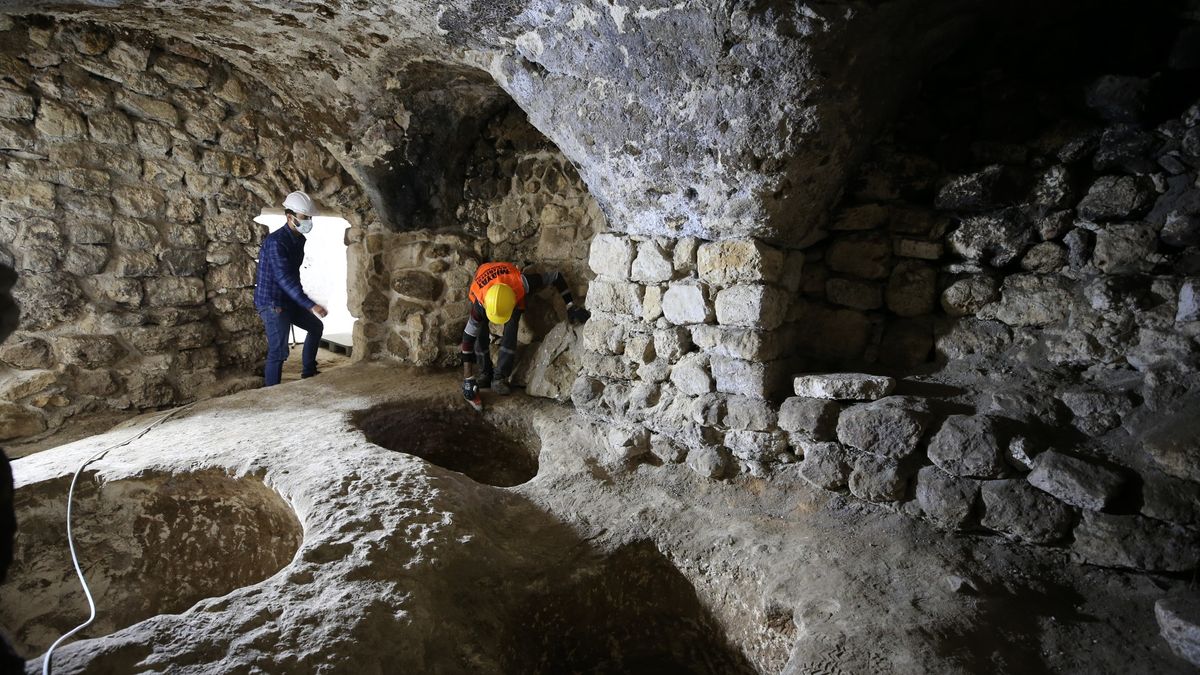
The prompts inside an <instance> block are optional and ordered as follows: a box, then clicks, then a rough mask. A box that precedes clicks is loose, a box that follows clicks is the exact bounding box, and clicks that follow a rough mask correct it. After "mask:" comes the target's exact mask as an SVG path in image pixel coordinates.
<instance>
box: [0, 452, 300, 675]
mask: <svg viewBox="0 0 1200 675" xmlns="http://www.w3.org/2000/svg"><path fill="white" fill-rule="evenodd" d="M70 484H71V477H70V476H64V477H61V478H56V479H53V480H48V481H43V482H40V483H34V484H31V485H26V486H23V487H21V488H20V489H18V490H17V491H16V494H15V495H14V498H15V499H14V501H15V506H16V510H17V513H19V514H20V530H19V532H18V533H17V539H16V551H15V554H14V557H13V565H12V567H11V568H10V569H9V576H8V581H7V582H6V583H5V584H4V585H3V586H0V625H2V626H4V628H5V629H6V630H7V632H8V634H9V635H11V636H12V637H13V638H14V641H15V643H16V647H17V650H18V651H19V652H20V653H21V654H22V655H24V656H26V657H27V658H32V657H34V656H36V655H38V654H41V653H42V652H44V651H45V650H46V649H47V648H48V647H49V646H50V644H51V643H52V642H54V640H56V639H57V638H58V636H60V635H62V634H63V633H66V632H67V631H69V630H71V629H72V628H74V627H75V626H76V625H78V624H80V623H81V622H83V621H84V620H85V619H86V618H87V616H88V606H87V600H86V599H85V598H84V595H83V590H82V589H81V588H80V586H79V580H78V578H77V577H76V576H75V570H74V568H73V567H72V565H71V555H70V549H69V548H68V547H67V533H66V517H67V491H68V489H69V487H70ZM71 519H72V528H73V532H74V535H75V549H76V551H77V553H78V555H79V563H80V565H81V566H82V567H83V569H84V573H85V574H86V575H87V581H88V586H89V587H90V588H91V590H92V594H93V595H94V596H95V600H96V609H97V617H96V621H95V623H93V624H92V625H91V626H89V627H88V628H86V629H84V630H83V631H82V632H81V633H79V634H78V635H79V637H81V638H95V637H100V636H104V635H108V634H110V633H114V632H116V631H118V630H120V629H122V628H125V627H127V626H131V625H133V624H135V623H138V622H140V621H144V620H145V619H148V618H150V617H152V616H156V615H159V614H178V613H180V612H183V611H184V610H186V609H188V608H189V607H191V606H192V605H194V604H196V602H197V601H199V600H203V599H204V598H210V597H219V596H222V595H225V594H227V593H230V592H231V591H234V590H236V589H238V588H242V587H244V586H250V585H253V584H256V583H258V582H260V581H262V580H264V579H266V578H268V577H270V576H271V575H273V574H275V573H276V572H278V571H279V570H280V569H282V568H283V567H284V566H285V565H287V564H288V563H289V562H291V560H292V558H293V557H295V555H296V551H297V549H299V547H300V542H301V540H302V539H303V533H304V529H303V527H302V526H301V525H300V521H299V520H297V518H296V513H295V511H293V510H292V508H291V506H289V505H288V503H287V502H286V501H284V499H283V498H282V497H280V496H279V494H278V493H276V492H275V491H274V490H272V489H271V488H270V487H268V486H267V485H266V484H264V483H263V482H262V481H261V480H259V479H257V478H255V477H244V478H234V477H231V476H229V475H227V474H225V473H224V472H221V471H198V472H194V473H185V474H170V473H147V474H143V475H140V476H138V477H136V478H127V479H121V480H114V481H108V482H100V481H98V480H97V479H96V477H95V474H94V473H93V474H84V475H82V476H80V479H79V482H78V484H77V485H76V487H75V497H74V501H73V505H72V510H71Z"/></svg>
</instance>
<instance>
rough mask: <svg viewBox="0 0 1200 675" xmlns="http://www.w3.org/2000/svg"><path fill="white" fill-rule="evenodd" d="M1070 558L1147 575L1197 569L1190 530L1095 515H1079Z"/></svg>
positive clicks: (1199, 552)
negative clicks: (1145, 572)
mask: <svg viewBox="0 0 1200 675" xmlns="http://www.w3.org/2000/svg"><path fill="white" fill-rule="evenodd" d="M1071 556H1072V557H1073V558H1075V559H1076V560H1077V561H1080V562H1085V563H1088V564H1090V565H1100V566H1102V567H1120V568H1127V569H1136V570H1148V571H1151V572H1190V571H1193V570H1195V569H1196V567H1197V566H1200V546H1197V545H1196V534H1195V532H1194V531H1193V530H1189V529H1187V528H1184V527H1179V526H1177V525H1170V524H1167V523H1162V522H1159V521H1157V520H1151V519H1149V518H1143V517H1141V516H1117V515H1112V514H1108V513H1097V512H1095V511H1084V512H1083V518H1082V520H1081V521H1080V523H1079V527H1076V528H1075V544H1074V545H1073V546H1072V547H1071Z"/></svg>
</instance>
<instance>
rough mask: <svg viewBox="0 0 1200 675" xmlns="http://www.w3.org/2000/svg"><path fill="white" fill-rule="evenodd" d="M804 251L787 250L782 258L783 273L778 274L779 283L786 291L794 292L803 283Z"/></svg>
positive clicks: (798, 289) (797, 290)
mask: <svg viewBox="0 0 1200 675" xmlns="http://www.w3.org/2000/svg"><path fill="white" fill-rule="evenodd" d="M804 259H805V255H804V251H788V252H787V255H786V256H785V257H784V259H783V274H781V275H780V276H779V285H780V286H782V287H783V288H784V289H786V290H787V292H788V293H791V294H793V295H794V294H796V293H797V292H799V291H800V287H801V285H803V283H804V269H805V267H804Z"/></svg>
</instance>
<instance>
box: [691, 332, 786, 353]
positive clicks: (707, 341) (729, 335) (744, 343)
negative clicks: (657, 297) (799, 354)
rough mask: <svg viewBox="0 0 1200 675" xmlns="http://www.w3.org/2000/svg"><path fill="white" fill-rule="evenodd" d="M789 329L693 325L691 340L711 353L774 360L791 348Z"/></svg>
mask: <svg viewBox="0 0 1200 675" xmlns="http://www.w3.org/2000/svg"><path fill="white" fill-rule="evenodd" d="M787 332H788V331H785V330H773V331H761V330H754V329H751V328H734V327H727V326H712V325H707V324H697V325H695V326H692V332H691V335H692V338H691V341H692V342H694V343H695V344H696V346H697V347H699V348H700V349H701V350H703V351H705V352H708V353H710V354H717V355H720V356H731V357H733V358H737V359H745V360H747V361H772V360H775V359H777V358H779V357H780V356H782V355H783V353H784V352H785V351H786V350H787V348H788V341H787V339H786V338H787V335H786V333H787Z"/></svg>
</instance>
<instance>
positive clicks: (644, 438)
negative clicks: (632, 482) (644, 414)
mask: <svg viewBox="0 0 1200 675" xmlns="http://www.w3.org/2000/svg"><path fill="white" fill-rule="evenodd" d="M605 440H607V441H608V451H609V453H610V456H611V457H612V458H613V459H615V460H617V461H628V460H632V459H636V458H638V457H641V456H642V455H644V454H646V453H648V452H650V432H649V430H647V429H646V428H645V427H643V426H637V425H620V426H612V427H609V428H608V432H607V433H606V434H605Z"/></svg>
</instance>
